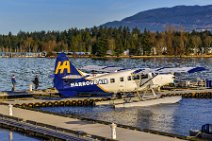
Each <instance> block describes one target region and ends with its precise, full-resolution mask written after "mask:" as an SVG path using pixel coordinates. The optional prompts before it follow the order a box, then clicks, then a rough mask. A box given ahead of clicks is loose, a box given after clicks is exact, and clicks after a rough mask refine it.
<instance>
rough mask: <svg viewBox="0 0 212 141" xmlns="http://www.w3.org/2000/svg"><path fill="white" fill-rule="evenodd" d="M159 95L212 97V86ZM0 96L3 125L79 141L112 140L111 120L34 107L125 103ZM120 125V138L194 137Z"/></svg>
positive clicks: (162, 140) (35, 94) (172, 140)
mask: <svg viewBox="0 0 212 141" xmlns="http://www.w3.org/2000/svg"><path fill="white" fill-rule="evenodd" d="M160 95H161V96H162V97H171V96H182V97H185V98H212V89H194V90H188V89H186V90H175V91H163V92H160ZM1 96H2V97H3V98H1V100H0V109H1V110H0V125H1V126H2V127H4V128H10V129H13V130H15V129H16V130H17V131H21V132H24V133H28V134H29V135H32V136H36V137H40V138H42V139H47V140H48V139H56V140H64V138H66V139H67V140H74V138H76V140H77V139H80V140H112V139H111V123H109V122H106V121H99V120H93V119H87V118H82V117H78V116H73V115H70V116H63V115H59V114H53V113H49V112H43V111H38V110H36V109H35V108H37V107H53V106H95V105H104V104H106V105H108V104H114V103H121V102H123V99H115V100H112V99H110V98H107V97H103V98H102V97H90V98H88V97H85V98H66V99H63V98H59V97H58V94H57V93H56V92H51V91H49V90H46V91H40V90H39V91H32V92H28V91H26V92H24V91H23V92H15V93H14V92H13V93H7V92H1V93H0V97H1ZM5 96H6V97H5ZM43 96H44V97H43ZM19 97H22V98H19ZM39 97H40V98H39ZM134 99H136V98H134ZM8 105H13V115H12V116H9V112H8V109H9V108H8ZM32 115H33V116H32ZM117 126H118V127H117V129H116V132H117V140H123V141H128V140H141V139H142V140H145V141H148V140H149V141H180V140H191V138H189V137H184V136H178V135H173V134H169V133H162V132H160V131H152V130H141V129H138V128H135V127H130V126H125V125H120V124H117ZM23 127H24V128H23ZM30 129H32V130H30ZM44 129H45V130H44ZM39 131H41V132H39ZM42 133H44V134H42ZM164 135H165V136H164ZM71 138H72V139H71Z"/></svg>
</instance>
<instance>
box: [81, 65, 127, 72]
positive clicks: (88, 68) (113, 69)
mask: <svg viewBox="0 0 212 141" xmlns="http://www.w3.org/2000/svg"><path fill="white" fill-rule="evenodd" d="M80 70H85V71H95V72H103V73H111V72H116V71H120V70H124V68H122V67H115V66H97V65H88V66H84V67H82V68H80Z"/></svg>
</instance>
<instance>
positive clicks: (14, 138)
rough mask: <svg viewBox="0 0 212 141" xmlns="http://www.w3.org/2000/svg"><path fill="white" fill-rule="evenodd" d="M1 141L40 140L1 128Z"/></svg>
mask: <svg viewBox="0 0 212 141" xmlns="http://www.w3.org/2000/svg"><path fill="white" fill-rule="evenodd" d="M0 141H39V140H38V139H34V138H31V137H27V136H24V135H22V134H19V133H16V132H12V131H9V130H5V129H1V128H0Z"/></svg>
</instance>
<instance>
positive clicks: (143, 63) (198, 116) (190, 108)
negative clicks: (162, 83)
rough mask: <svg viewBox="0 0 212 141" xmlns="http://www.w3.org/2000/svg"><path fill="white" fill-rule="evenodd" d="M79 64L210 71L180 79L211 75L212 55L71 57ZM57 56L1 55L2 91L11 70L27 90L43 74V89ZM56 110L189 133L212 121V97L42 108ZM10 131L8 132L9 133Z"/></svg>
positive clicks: (20, 87) (20, 86)
mask: <svg viewBox="0 0 212 141" xmlns="http://www.w3.org/2000/svg"><path fill="white" fill-rule="evenodd" d="M71 61H72V63H73V64H74V65H75V66H76V67H82V66H85V65H114V66H120V67H127V68H131V67H151V68H156V67H184V66H203V67H206V68H207V69H208V71H207V72H201V73H197V74H191V75H187V74H184V75H182V76H181V79H193V80H196V79H197V78H198V77H199V78H201V79H212V58H148V59H118V60H114V59H107V60H99V59H95V60H94V59H88V58H86V59H85V58H79V59H71ZM54 63H55V59H47V58H0V91H10V90H11V81H10V77H11V75H12V74H15V75H16V79H17V83H18V84H17V85H18V86H17V90H26V89H28V87H29V84H30V83H31V81H32V80H33V78H34V76H35V74H38V75H39V78H40V82H41V83H40V89H45V88H48V87H52V79H51V78H49V75H50V74H52V73H53V68H54ZM42 109H43V110H48V111H52V112H57V113H64V114H78V115H80V116H84V117H89V118H96V119H100V120H106V121H111V122H116V123H120V124H126V125H131V126H135V127H139V128H142V129H143V128H148V129H154V130H160V131H165V132H169V133H177V134H180V135H188V131H189V130H190V129H199V128H200V127H201V125H202V124H205V123H212V100H211V99H183V100H182V101H181V102H180V103H179V104H174V105H161V106H152V107H147V108H138V107H137V108H120V109H115V110H114V109H113V108H111V107H54V108H42ZM7 135H8V134H7V133H6V137H8V136H7Z"/></svg>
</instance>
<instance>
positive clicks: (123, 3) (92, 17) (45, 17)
mask: <svg viewBox="0 0 212 141" xmlns="http://www.w3.org/2000/svg"><path fill="white" fill-rule="evenodd" d="M208 4H212V0H0V34H8V32H10V31H11V32H12V33H13V34H16V33H17V32H19V31H20V30H22V31H29V32H31V31H41V30H45V31H48V30H56V31H62V30H65V29H69V28H72V27H77V28H85V27H93V26H95V25H96V26H99V25H101V24H103V23H106V22H109V21H114V20H121V19H123V18H125V17H128V16H132V15H134V14H136V13H138V12H140V11H144V10H148V9H153V8H161V7H173V6H176V5H208Z"/></svg>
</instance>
